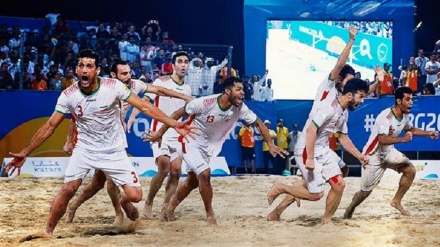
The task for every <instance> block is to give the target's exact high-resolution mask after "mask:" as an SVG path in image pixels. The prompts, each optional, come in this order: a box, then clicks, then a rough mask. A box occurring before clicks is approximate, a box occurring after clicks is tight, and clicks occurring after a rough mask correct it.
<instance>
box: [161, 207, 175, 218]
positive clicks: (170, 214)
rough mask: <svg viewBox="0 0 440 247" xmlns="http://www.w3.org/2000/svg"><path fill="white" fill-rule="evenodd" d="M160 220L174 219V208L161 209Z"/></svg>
mask: <svg viewBox="0 0 440 247" xmlns="http://www.w3.org/2000/svg"><path fill="white" fill-rule="evenodd" d="M160 220H162V221H175V220H176V219H175V218H174V210H170V209H169V207H167V208H165V209H163V210H162V212H161V213H160Z"/></svg>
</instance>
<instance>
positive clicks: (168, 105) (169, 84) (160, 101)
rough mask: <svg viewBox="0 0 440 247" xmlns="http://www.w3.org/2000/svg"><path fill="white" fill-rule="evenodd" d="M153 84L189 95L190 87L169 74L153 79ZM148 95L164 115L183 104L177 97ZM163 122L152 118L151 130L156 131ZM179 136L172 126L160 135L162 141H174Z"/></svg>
mask: <svg viewBox="0 0 440 247" xmlns="http://www.w3.org/2000/svg"><path fill="white" fill-rule="evenodd" d="M153 85H155V86H161V87H163V88H166V89H170V90H173V91H176V92H179V93H182V94H186V95H191V87H190V86H189V85H188V84H186V83H184V82H182V83H177V82H176V81H174V80H173V79H172V78H171V76H162V77H159V78H157V79H156V80H154V82H153ZM148 97H149V98H150V99H152V100H154V105H155V106H156V107H158V108H159V109H160V110H162V111H163V112H164V113H165V114H166V115H168V116H170V115H171V114H173V113H174V112H175V111H177V110H179V109H180V108H182V107H184V106H185V101H184V100H182V99H178V98H173V97H168V96H160V95H156V94H149V95H148ZM162 125H163V123H161V122H159V121H157V120H156V119H153V121H152V124H151V130H152V131H158V130H159V129H160V128H161V127H162ZM178 137H179V133H177V131H176V130H175V129H173V128H169V129H168V130H167V131H166V132H165V134H164V135H163V136H162V141H175V140H177V138H178Z"/></svg>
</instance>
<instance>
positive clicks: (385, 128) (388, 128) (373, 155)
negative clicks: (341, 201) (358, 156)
mask: <svg viewBox="0 0 440 247" xmlns="http://www.w3.org/2000/svg"><path fill="white" fill-rule="evenodd" d="M412 93H413V92H412V90H411V89H410V88H409V87H399V88H397V89H396V92H395V95H394V98H395V103H394V106H392V107H391V108H387V109H385V110H383V111H382V112H381V113H380V114H379V115H378V116H377V118H376V120H375V123H374V127H373V129H372V131H371V134H370V138H369V139H368V142H367V144H366V145H365V147H364V150H363V153H364V155H367V156H369V157H370V162H369V163H368V164H366V165H364V166H363V168H364V169H362V178H361V190H360V191H358V192H356V194H355V195H354V197H353V200H352V201H351V204H350V206H348V207H347V209H346V210H345V214H344V218H345V219H350V218H351V217H352V216H353V213H354V210H355V208H356V207H357V206H358V205H359V204H361V203H362V202H363V201H364V200H365V199H366V198H367V197H368V196H369V195H370V194H371V192H372V191H373V189H374V188H375V187H376V186H377V185H378V184H379V182H380V179H381V178H382V176H383V174H384V172H385V170H386V169H387V168H388V169H393V170H396V171H397V172H398V173H402V177H401V178H400V182H399V188H398V189H397V192H396V194H395V195H394V198H393V199H392V200H391V202H390V204H391V206H392V207H394V208H396V209H397V210H399V212H400V213H401V214H402V215H407V216H409V215H410V213H409V212H408V211H407V210H406V209H405V208H404V207H403V206H402V198H403V196H404V195H405V194H406V192H407V191H408V189H409V188H410V187H411V184H412V182H413V180H414V177H415V174H416V169H415V168H414V166H413V165H412V163H411V161H410V160H409V159H408V158H407V157H406V156H405V155H404V154H402V153H401V152H399V151H398V150H397V149H396V148H395V147H394V144H396V143H402V142H410V141H411V140H412V137H413V136H426V137H429V138H431V139H438V132H437V131H424V130H421V129H418V128H414V127H413V126H412V125H411V122H410V118H409V115H408V114H409V113H410V111H411V107H412V105H413V96H412ZM402 131H405V135H404V136H399V134H400V133H401V132H402Z"/></svg>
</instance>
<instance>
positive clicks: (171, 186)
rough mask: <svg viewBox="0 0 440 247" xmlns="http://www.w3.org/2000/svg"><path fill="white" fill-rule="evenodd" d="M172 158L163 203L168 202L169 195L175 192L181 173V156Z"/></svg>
mask: <svg viewBox="0 0 440 247" xmlns="http://www.w3.org/2000/svg"><path fill="white" fill-rule="evenodd" d="M172 159H173V160H172V161H171V169H170V174H169V176H168V180H167V183H166V186H165V198H164V203H169V202H170V199H171V197H172V196H173V195H174V194H176V190H177V185H178V184H179V179H180V176H181V175H182V158H180V157H173V158H172Z"/></svg>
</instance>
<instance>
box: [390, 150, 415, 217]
mask: <svg viewBox="0 0 440 247" xmlns="http://www.w3.org/2000/svg"><path fill="white" fill-rule="evenodd" d="M396 151H397V150H396ZM397 152H398V151H397ZM395 156H397V157H396V159H394V161H395V162H401V163H400V164H399V163H397V164H399V165H398V168H397V169H396V170H397V172H399V173H402V176H401V178H400V181H399V188H398V189H397V192H396V194H395V195H394V198H393V199H392V200H391V202H390V204H391V206H393V207H394V208H396V209H397V210H399V212H400V213H401V214H402V215H406V216H409V215H411V214H410V212H409V211H408V210H406V209H405V208H404V207H403V206H402V198H403V196H405V194H406V192H408V190H409V188H410V187H411V185H412V183H413V181H414V178H415V176H416V169H415V167H414V166H413V165H412V164H411V162H410V161H409V159H408V158H407V157H406V156H405V155H403V154H402V153H400V152H398V153H396V154H395Z"/></svg>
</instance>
